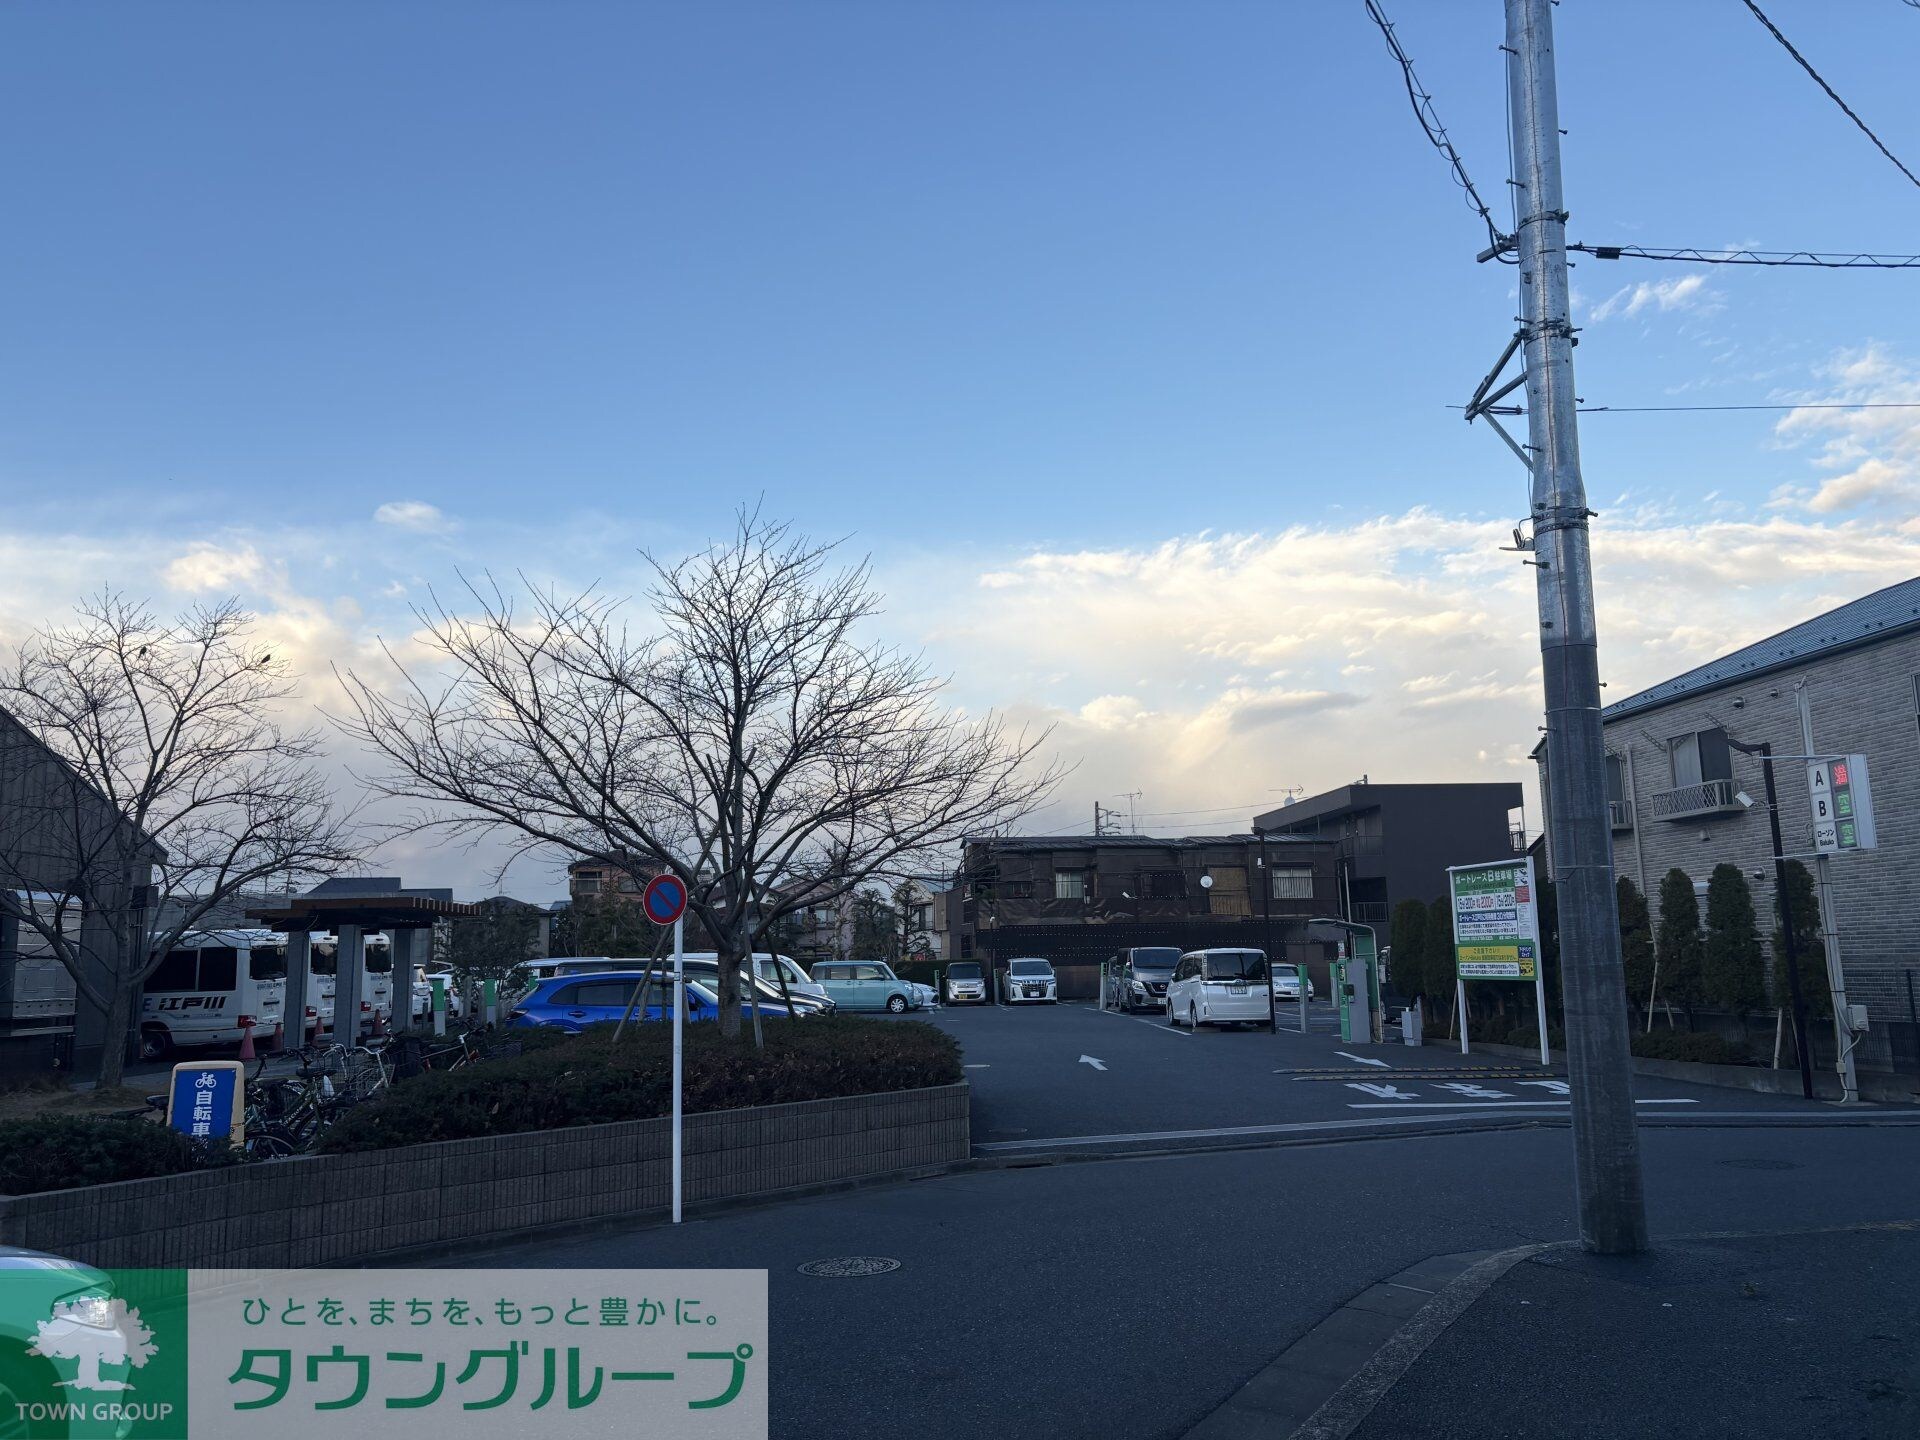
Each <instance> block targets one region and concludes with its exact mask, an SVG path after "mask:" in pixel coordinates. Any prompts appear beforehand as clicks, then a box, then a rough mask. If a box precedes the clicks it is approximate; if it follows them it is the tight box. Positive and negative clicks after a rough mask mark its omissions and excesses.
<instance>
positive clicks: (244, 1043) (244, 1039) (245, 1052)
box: [240, 1019, 255, 1060]
mask: <svg viewBox="0 0 1920 1440" xmlns="http://www.w3.org/2000/svg"><path fill="white" fill-rule="evenodd" d="M240 1058H241V1059H242V1060H252V1059H253V1058H255V1057H254V1053H253V1021H252V1020H251V1019H243V1020H241V1022H240Z"/></svg>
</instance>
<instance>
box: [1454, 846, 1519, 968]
mask: <svg viewBox="0 0 1920 1440" xmlns="http://www.w3.org/2000/svg"><path fill="white" fill-rule="evenodd" d="M1447 881H1448V884H1449V886H1450V888H1451V889H1452V891H1453V958H1454V972H1455V974H1457V975H1458V976H1459V978H1460V979H1462V980H1538V979H1539V978H1540V971H1539V955H1540V922H1539V919H1538V915H1537V912H1536V910H1535V908H1534V896H1535V894H1536V893H1537V892H1536V891H1535V889H1534V884H1533V859H1532V857H1531V856H1529V857H1528V858H1527V859H1525V860H1500V861H1496V862H1494V863H1493V864H1490V865H1459V866H1453V867H1450V868H1449V869H1448V870H1447Z"/></svg>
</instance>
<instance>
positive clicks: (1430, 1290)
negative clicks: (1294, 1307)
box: [1184, 1245, 1548, 1440]
mask: <svg viewBox="0 0 1920 1440" xmlns="http://www.w3.org/2000/svg"><path fill="white" fill-rule="evenodd" d="M1547 1248H1548V1247H1547V1246H1545V1245H1522V1246H1519V1247H1517V1248H1515V1249H1512V1250H1503V1251H1500V1252H1499V1253H1497V1254H1489V1253H1488V1252H1486V1251H1469V1252H1465V1253H1462V1254H1455V1255H1433V1256H1429V1257H1428V1258H1427V1259H1425V1260H1422V1261H1421V1262H1420V1263H1419V1264H1417V1265H1411V1266H1409V1267H1408V1268H1407V1269H1405V1270H1402V1271H1401V1272H1400V1273H1399V1274H1397V1275H1394V1276H1392V1277H1390V1278H1389V1279H1386V1280H1382V1281H1380V1282H1379V1283H1377V1284H1374V1285H1370V1286H1368V1287H1367V1288H1366V1289H1365V1290H1363V1291H1361V1292H1360V1293H1359V1294H1358V1295H1356V1296H1354V1297H1353V1299H1351V1300H1349V1301H1348V1302H1347V1303H1346V1304H1345V1305H1343V1306H1341V1307H1340V1308H1339V1309H1338V1310H1336V1311H1334V1312H1333V1313H1332V1314H1331V1315H1329V1316H1327V1318H1326V1319H1324V1320H1322V1321H1321V1322H1320V1323H1319V1324H1318V1325H1316V1326H1314V1327H1313V1329H1311V1330H1309V1331H1308V1332H1307V1333H1306V1334H1305V1335H1302V1336H1301V1337H1300V1338H1299V1339H1298V1340H1296V1341H1294V1343H1293V1344H1291V1345H1289V1346H1288V1347H1287V1348H1286V1349H1285V1350H1284V1351H1283V1352H1281V1354H1280V1355H1278V1356H1277V1357H1275V1359H1274V1360H1273V1362H1272V1363H1271V1364H1269V1365H1267V1366H1266V1367H1264V1368H1263V1369H1262V1370H1261V1371H1260V1372H1259V1373H1258V1374H1257V1375H1255V1376H1254V1377H1253V1378H1252V1379H1251V1380H1249V1381H1247V1383H1246V1384H1245V1385H1243V1386H1241V1387H1240V1388H1239V1389H1238V1390H1237V1391H1235V1392H1234V1393H1233V1395H1232V1396H1231V1397H1229V1398H1228V1399H1227V1400H1226V1401H1225V1403H1223V1404H1222V1405H1220V1406H1219V1408H1217V1409H1216V1410H1214V1411H1213V1413H1212V1414H1210V1415H1208V1416H1207V1417H1206V1418H1205V1419H1204V1420H1202V1421H1201V1422H1200V1423H1199V1424H1198V1425H1196V1426H1194V1427H1193V1428H1192V1429H1191V1430H1189V1431H1187V1433H1186V1436H1185V1437H1184V1440H1276V1437H1279V1436H1282V1435H1291V1436H1292V1437H1294V1440H1342V1437H1344V1436H1346V1435H1348V1434H1350V1433H1351V1432H1352V1430H1353V1429H1354V1427H1355V1426H1357V1425H1358V1424H1359V1423H1360V1422H1361V1421H1362V1420H1363V1419H1365V1418H1366V1416H1367V1415H1368V1414H1369V1413H1370V1412H1371V1411H1372V1410H1373V1407H1374V1406H1375V1405H1377V1404H1379V1403H1380V1400H1381V1398H1382V1397H1383V1396H1384V1395H1385V1394H1386V1393H1387V1391H1388V1390H1390V1389H1392V1388H1393V1386H1394V1384H1395V1383H1396V1382H1397V1381H1398V1380H1399V1379H1400V1377H1401V1376H1402V1375H1403V1374H1405V1373H1406V1370H1407V1367H1408V1366H1410V1365H1411V1364H1413V1362H1414V1361H1415V1360H1416V1359H1418V1358H1419V1356H1420V1353H1421V1352H1422V1351H1423V1350H1425V1349H1426V1348H1427V1346H1428V1345H1430V1344H1432V1343H1433V1341H1434V1339H1435V1337H1437V1336H1438V1335H1439V1334H1440V1333H1441V1332H1442V1331H1444V1330H1445V1329H1446V1328H1447V1326H1449V1325H1451V1324H1452V1323H1453V1322H1454V1320H1455V1319H1456V1318H1457V1317H1458V1316H1459V1315H1460V1314H1462V1313H1463V1312H1464V1311H1465V1310H1466V1308H1467V1307H1468V1306H1469V1305H1471V1304H1473V1302H1474V1301H1475V1300H1477V1299H1479V1298H1480V1297H1481V1296H1482V1295H1483V1294H1485V1293H1486V1291H1487V1288H1488V1287H1489V1286H1491V1285H1492V1284H1493V1283H1494V1282H1495V1281H1496V1280H1498V1279H1499V1278H1500V1277H1501V1276H1502V1275H1504V1274H1506V1273H1507V1271H1508V1270H1510V1269H1512V1268H1513V1266H1515V1265H1517V1264H1518V1263H1519V1262H1520V1261H1522V1260H1525V1259H1526V1258H1527V1257H1529V1256H1531V1255H1536V1254H1538V1253H1539V1252H1540V1251H1542V1250H1544V1249H1547Z"/></svg>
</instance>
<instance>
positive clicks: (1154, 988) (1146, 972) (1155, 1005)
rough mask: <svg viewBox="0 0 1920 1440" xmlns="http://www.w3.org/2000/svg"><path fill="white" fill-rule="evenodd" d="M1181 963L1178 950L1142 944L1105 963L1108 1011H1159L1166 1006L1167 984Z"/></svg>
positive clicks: (1171, 947) (1177, 948)
mask: <svg viewBox="0 0 1920 1440" xmlns="http://www.w3.org/2000/svg"><path fill="white" fill-rule="evenodd" d="M1179 963H1180V950H1179V947H1177V946H1174V945H1142V946H1137V947H1135V948H1134V949H1131V950H1122V951H1121V952H1120V953H1119V954H1118V955H1115V956H1114V957H1113V959H1111V960H1109V961H1108V962H1107V1008H1108V1009H1109V1010H1158V1009H1160V1008H1162V1007H1163V1006H1164V1005H1165V1004H1166V1003H1167V981H1168V980H1169V979H1170V978H1171V977H1172V975H1173V967H1174V966H1175V965H1177V964H1179Z"/></svg>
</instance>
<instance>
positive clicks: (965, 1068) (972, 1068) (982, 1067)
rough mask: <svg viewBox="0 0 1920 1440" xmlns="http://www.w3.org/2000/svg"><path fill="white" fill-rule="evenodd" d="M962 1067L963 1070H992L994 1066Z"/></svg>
mask: <svg viewBox="0 0 1920 1440" xmlns="http://www.w3.org/2000/svg"><path fill="white" fill-rule="evenodd" d="M960 1068H961V1069H962V1070H991V1069H992V1068H993V1067H992V1066H991V1065H962V1066H961V1067H960Z"/></svg>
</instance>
